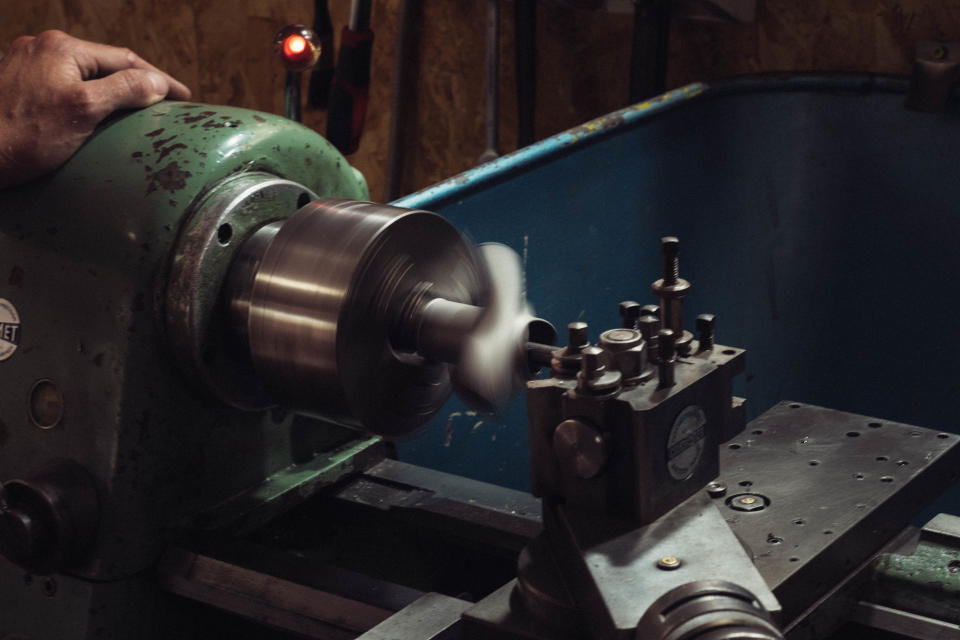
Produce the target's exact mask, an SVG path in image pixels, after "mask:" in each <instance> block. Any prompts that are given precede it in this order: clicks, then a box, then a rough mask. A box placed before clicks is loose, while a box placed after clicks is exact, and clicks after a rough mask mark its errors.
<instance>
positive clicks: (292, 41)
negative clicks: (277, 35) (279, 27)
mask: <svg viewBox="0 0 960 640" xmlns="http://www.w3.org/2000/svg"><path fill="white" fill-rule="evenodd" d="M306 49H307V39H306V38H304V37H303V36H301V35H298V34H294V35H292V36H289V37H287V39H286V40H284V41H283V55H285V56H287V57H288V58H293V59H297V58H299V57H300V55H301V54H303V52H304V51H305V50H306Z"/></svg>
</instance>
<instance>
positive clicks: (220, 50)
mask: <svg viewBox="0 0 960 640" xmlns="http://www.w3.org/2000/svg"><path fill="white" fill-rule="evenodd" d="M329 4H330V9H331V13H332V17H333V20H334V24H335V25H336V30H337V36H336V39H337V41H339V30H340V28H341V27H342V25H344V24H345V23H346V20H347V17H348V12H349V2H348V0H330V2H329ZM484 4H485V0H423V1H422V2H421V3H420V6H419V9H418V12H417V18H416V32H417V38H416V39H417V40H418V41H419V47H418V49H417V51H416V52H415V55H413V56H412V58H411V60H410V61H409V63H411V64H414V65H416V67H417V69H418V73H417V76H416V82H415V92H414V93H415V95H414V96H413V97H412V98H411V107H412V108H411V110H410V112H411V115H410V117H409V118H408V122H406V123H404V129H405V133H406V136H407V145H406V146H405V149H404V183H403V184H404V187H405V190H406V191H412V190H415V189H418V188H422V187H424V186H427V185H429V184H431V183H433V182H436V181H437V180H440V179H443V178H445V177H448V176H450V175H452V174H454V173H457V172H459V171H462V170H464V169H467V168H469V167H471V166H473V165H474V163H475V162H476V159H477V158H478V157H479V155H480V153H481V152H482V151H483V147H484V95H485V87H484V80H483V79H484V75H483V63H484V46H485V44H484ZM399 5H400V2H399V0H374V6H373V17H372V26H373V29H374V32H375V34H376V38H375V41H374V54H373V64H372V69H371V79H372V85H371V91H370V108H369V111H368V114H367V122H366V128H365V133H364V137H363V141H362V143H361V147H360V150H359V151H358V152H357V153H356V154H354V155H353V156H351V158H350V161H351V162H352V163H353V164H354V165H355V166H356V167H358V168H359V169H360V170H361V171H363V172H364V174H365V175H366V176H367V179H368V182H369V183H370V187H371V193H372V195H373V197H374V198H375V199H379V198H381V197H382V194H383V190H384V187H385V184H386V172H387V166H386V165H387V151H388V150H387V146H388V137H389V130H390V98H391V95H392V91H393V71H394V60H395V55H396V39H397V31H398V27H399V25H398V20H399ZM513 10H514V6H513V1H512V0H502V2H501V41H500V57H501V72H500V149H501V151H503V152H507V151H510V150H512V149H515V148H516V124H517V114H516V88H515V82H516V80H515V77H516V76H515V73H514V68H513V65H514V33H513ZM312 12H313V3H312V2H310V1H309V0H154V1H153V2H134V1H133V0H90V1H83V0H32V1H31V2H21V1H18V0H0V16H2V20H0V49H2V48H4V47H5V46H6V43H8V42H9V41H10V40H12V39H13V38H15V37H17V36H18V35H22V34H36V33H38V32H40V31H42V30H44V29H49V28H58V29H63V30H64V31H67V32H69V33H72V34H73V35H76V36H78V37H82V38H87V39H90V40H97V41H102V42H109V43H113V44H117V45H123V46H128V47H130V48H132V49H134V50H136V51H137V52H138V53H140V54H141V55H142V56H143V57H145V58H147V59H148V60H150V61H152V62H153V63H155V64H157V65H158V66H160V67H162V68H164V69H166V70H168V71H169V72H171V73H172V74H173V75H175V76H177V77H178V78H180V79H181V80H183V81H184V82H186V83H187V84H188V85H189V86H190V87H191V88H192V89H193V91H194V95H195V98H196V99H197V100H201V101H204V102H210V103H225V104H231V105H236V106H243V107H248V108H252V109H259V110H263V111H269V112H273V113H279V112H281V111H282V108H283V97H282V89H283V77H284V74H283V71H282V70H281V69H280V67H279V65H278V64H277V63H276V61H275V60H274V59H273V57H272V48H271V42H272V37H273V34H274V33H275V32H276V31H277V30H279V29H280V28H281V27H283V26H284V25H286V24H288V23H290V22H303V23H308V24H309V23H310V22H311V20H312V18H313V13H312ZM631 29H632V23H631V18H630V16H624V15H611V14H605V13H596V12H584V11H576V10H571V9H565V8H560V7H557V6H555V5H552V4H543V5H541V6H540V8H539V11H538V30H537V37H538V52H537V55H538V86H537V107H538V109H537V117H536V133H537V136H538V137H545V136H548V135H551V134H553V133H556V132H558V131H561V130H563V129H565V128H568V127H571V126H575V125H577V124H579V123H581V122H583V121H585V120H587V119H590V118H593V117H596V116H599V115H602V114H603V113H606V112H609V111H612V110H614V109H617V108H620V107H622V106H625V101H626V95H627V83H628V80H627V69H628V65H629V61H630V35H631ZM671 30H672V31H671V40H670V55H671V60H670V66H669V80H668V84H669V85H670V86H671V87H675V86H680V85H683V84H687V83H689V82H693V81H697V80H712V79H716V78H721V77H726V76H731V75H737V74H742V73H753V72H759V71H795V70H848V71H877V72H882V73H900V74H904V73H909V71H910V68H911V58H912V50H913V43H914V42H916V41H917V40H920V39H927V38H940V39H960V2H957V1H956V0H927V1H925V0H846V1H844V2H836V1H834V0H805V1H804V2H796V1H795V0H758V6H757V20H756V22H754V23H751V24H746V25H735V24H720V23H705V22H689V21H674V22H673V23H672V25H671ZM305 90H306V78H304V91H305ZM304 122H305V124H307V125H308V126H311V127H314V128H316V129H317V130H318V131H320V132H323V131H324V130H325V127H326V123H325V114H324V113H323V112H321V111H312V110H309V109H305V110H304Z"/></svg>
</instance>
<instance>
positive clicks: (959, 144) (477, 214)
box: [394, 74, 960, 503]
mask: <svg viewBox="0 0 960 640" xmlns="http://www.w3.org/2000/svg"><path fill="white" fill-rule="evenodd" d="M906 89H907V82H906V81H905V80H902V79H893V78H887V77H878V76H867V75H848V74H840V75H827V76H825V75H803V76H793V77H776V78H770V77H753V78H743V79H737V80H733V81H727V82H724V83H720V84H716V85H709V86H708V85H703V84H695V85H691V86H689V87H685V88H683V89H680V90H677V91H673V92H670V93H667V94H665V95H664V96H662V97H660V98H658V99H656V100H652V101H649V102H646V103H643V104H640V105H636V106H633V107H630V108H628V109H624V110H621V111H618V112H615V113H613V114H610V115H608V116H604V117H603V118H600V119H598V120H595V121H592V122H589V123H587V124H585V125H582V126H580V127H577V128H574V129H571V130H569V131H566V132H564V133H561V134H559V135H556V136H553V137H552V138H549V139H546V140H544V141H542V142H539V143H537V144H535V145H532V146H530V147H527V148H525V149H521V150H519V151H517V152H516V153H514V154H511V155H509V156H505V157H503V158H500V159H498V160H496V161H494V162H491V163H489V164H486V165H482V166H480V167H477V168H476V169H473V170H471V171H467V172H465V173H463V174H460V175H459V176H455V177H454V178H451V179H449V180H447V181H445V182H442V183H439V184H437V185H435V186H432V187H430V188H428V189H425V190H423V191H421V192H419V193H415V194H412V195H410V196H407V197H405V198H402V199H400V200H398V201H396V202H395V203H394V204H397V205H398V206H404V207H416V208H423V209H428V210H432V211H437V212H439V213H442V214H443V215H445V216H446V217H448V218H449V219H450V220H451V221H453V222H454V224H456V225H457V226H458V227H459V228H460V229H461V230H462V231H463V232H464V233H466V234H467V235H468V236H470V237H471V238H472V239H473V240H474V241H477V242H486V241H499V242H504V243H506V244H508V245H510V246H512V247H513V248H514V249H516V250H517V251H518V252H519V253H520V254H521V255H522V256H523V257H524V264H525V268H526V282H527V290H528V297H529V298H530V300H531V301H532V302H533V304H534V305H535V307H536V311H537V313H538V314H539V315H541V316H542V317H544V318H546V319H548V320H550V321H551V322H553V323H554V324H555V325H556V326H558V327H561V328H562V327H563V326H565V325H566V323H567V322H569V321H572V320H578V319H580V320H585V321H587V322H588V323H590V327H591V339H592V340H595V339H596V337H597V335H598V333H599V332H600V331H602V330H604V329H607V328H611V327H613V326H616V324H617V323H618V321H619V318H618V316H617V303H618V302H619V301H620V300H622V299H627V298H632V299H636V300H640V301H642V302H648V301H649V302H652V301H654V300H653V298H652V295H651V293H650V283H651V282H652V281H653V280H654V279H655V278H657V277H659V271H658V270H659V254H658V250H659V249H658V239H659V238H660V236H662V235H678V236H679V237H680V240H681V274H682V275H683V276H684V277H686V278H687V279H689V280H690V281H691V282H692V283H693V289H692V292H691V294H690V295H689V296H688V298H687V301H686V310H685V321H686V324H687V326H690V325H692V320H693V318H694V317H695V315H696V314H697V313H705V312H709V313H715V314H716V315H717V323H718V328H717V339H718V341H719V342H721V343H725V344H731V345H736V346H741V347H745V348H747V350H748V356H747V363H748V364H747V371H746V373H745V374H744V375H742V376H741V377H740V379H739V380H738V382H737V385H736V388H735V393H737V395H741V396H745V397H746V398H747V399H748V407H749V415H750V416H756V415H758V414H759V413H761V412H763V411H764V410H766V409H767V408H769V407H770V406H771V405H773V404H774V403H775V402H777V401H779V400H785V399H790V400H797V401H802V402H810V403H815V404H820V405H825V406H829V407H832V408H836V409H842V410H846V411H853V412H858V413H864V414H867V415H872V416H877V417H881V418H886V419H891V420H897V421H902V422H909V423H914V424H919V425H922V426H928V427H932V428H936V429H942V430H948V431H954V432H957V431H960V425H958V420H957V418H956V414H957V407H958V406H960V402H958V399H960V357H958V356H960V296H958V295H957V293H958V287H957V285H956V283H955V279H956V278H957V274H960V176H958V175H957V171H958V169H957V168H958V166H960V162H958V160H960V109H958V108H957V107H956V105H955V104H953V103H951V105H950V108H949V109H948V111H947V112H946V113H942V114H923V113H917V112H913V111H909V110H906V109H905V108H904V107H903V100H904V94H905V92H906ZM399 451H400V456H401V458H402V459H404V460H408V461H410V462H415V463H417V464H423V465H425V466H429V467H434V468H439V469H443V470H445V471H450V472H454V473H458V474H462V475H466V476H470V477H474V478H479V479H482V480H486V481H489V482H494V483H497V484H502V485H507V486H511V487H515V488H521V489H527V488H529V478H528V474H529V471H528V469H529V465H528V461H527V433H526V416H525V405H524V402H523V399H522V398H518V399H517V400H516V401H515V402H514V403H513V404H512V405H511V407H510V408H509V409H508V410H507V411H506V412H505V414H504V415H503V416H499V417H497V418H490V417H485V416H477V415H473V414H470V413H469V412H467V411H466V410H465V409H464V407H463V406H462V405H460V404H459V403H458V402H457V401H456V400H452V401H451V402H450V403H449V404H448V405H447V407H446V408H445V409H444V411H442V412H441V413H440V414H439V415H438V416H437V417H436V418H435V419H434V420H433V421H432V422H431V423H430V424H429V425H428V426H427V427H426V428H425V429H424V430H423V431H421V432H420V433H419V434H418V435H417V436H415V437H414V438H413V439H411V440H409V441H407V442H404V443H401V444H400V447H399ZM955 501H956V502H958V503H960V499H956V500H955Z"/></svg>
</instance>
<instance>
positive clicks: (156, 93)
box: [0, 31, 190, 188]
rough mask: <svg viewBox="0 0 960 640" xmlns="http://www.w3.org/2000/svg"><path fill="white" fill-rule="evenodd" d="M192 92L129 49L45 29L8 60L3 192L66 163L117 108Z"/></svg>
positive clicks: (0, 74) (0, 99)
mask: <svg viewBox="0 0 960 640" xmlns="http://www.w3.org/2000/svg"><path fill="white" fill-rule="evenodd" d="M167 96H169V97H170V98H173V99H176V100H189V99H190V89H188V88H187V87H186V86H185V85H184V84H182V83H181V82H178V81H177V80H175V79H174V78H172V77H171V76H169V75H167V74H166V73H163V72H162V71H160V70H159V69H157V68H156V67H154V66H153V65H151V64H150V63H148V62H146V61H145V60H143V59H142V58H140V57H139V56H138V55H137V54H135V53H133V52H132V51H130V50H129V49H122V48H119V47H111V46H108V45H105V44H98V43H95V42H87V41H86V40H80V39H78V38H74V37H71V36H69V35H67V34H65V33H63V32H62V31H44V32H43V33H41V34H40V35H38V36H36V37H33V36H23V37H20V38H17V39H16V40H14V41H13V43H11V45H10V47H9V49H8V50H7V52H6V55H5V56H4V57H3V58H2V59H0V188H2V187H5V186H10V185H14V184H19V183H21V182H26V181H28V180H32V179H33V178H37V177H39V176H41V175H43V174H45V173H47V172H48V171H51V170H52V169H55V168H56V167H58V166H60V165H61V164H63V163H64V162H65V161H66V160H67V159H68V158H69V157H70V156H71V155H73V153H74V152H75V151H76V150H77V149H79V148H80V145H81V144H83V142H84V140H86V139H87V137H89V136H90V134H91V133H93V130H94V128H95V127H96V126H97V124H99V123H100V121H102V120H103V119H104V118H106V117H107V116H108V115H110V114H111V113H112V112H114V111H116V110H117V109H132V108H138V107H147V106H149V105H151V104H154V103H156V102H159V101H160V100H163V99H164V98H165V97H167Z"/></svg>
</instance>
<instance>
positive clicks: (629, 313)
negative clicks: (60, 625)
mask: <svg viewBox="0 0 960 640" xmlns="http://www.w3.org/2000/svg"><path fill="white" fill-rule="evenodd" d="M620 317H621V318H622V319H623V328H624V329H636V328H637V319H638V318H639V317H640V303H639V302H637V301H636V300H624V301H623V302H621V303H620Z"/></svg>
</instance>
